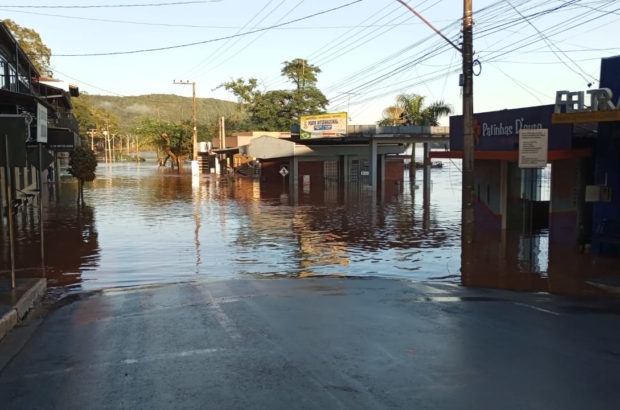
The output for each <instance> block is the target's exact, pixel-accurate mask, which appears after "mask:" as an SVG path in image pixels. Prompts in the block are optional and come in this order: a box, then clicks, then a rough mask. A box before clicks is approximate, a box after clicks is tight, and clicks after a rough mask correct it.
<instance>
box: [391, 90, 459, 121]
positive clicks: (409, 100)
mask: <svg viewBox="0 0 620 410" xmlns="http://www.w3.org/2000/svg"><path fill="white" fill-rule="evenodd" d="M425 99H426V97H424V96H421V95H418V94H399V95H398V96H397V97H396V105H397V106H398V107H400V108H402V109H403V118H402V119H403V120H404V125H425V126H431V127H435V126H437V125H439V118H440V117H443V116H446V115H450V114H452V113H453V111H454V110H453V109H452V106H451V105H450V104H446V103H445V102H443V101H441V100H440V101H435V102H434V103H432V104H430V105H425V104H424V100H425Z"/></svg>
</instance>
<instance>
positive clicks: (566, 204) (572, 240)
mask: <svg viewBox="0 0 620 410" xmlns="http://www.w3.org/2000/svg"><path fill="white" fill-rule="evenodd" d="M552 166H553V168H552V175H551V209H550V212H549V241H550V242H551V243H558V244H560V243H561V244H565V245H577V236H578V233H579V217H580V213H579V211H580V203H581V202H582V198H581V195H580V191H582V189H580V186H581V185H582V177H581V173H582V167H581V160H579V159H566V160H561V161H553V165H552Z"/></svg>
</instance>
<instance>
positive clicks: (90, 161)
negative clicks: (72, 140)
mask: <svg viewBox="0 0 620 410" xmlns="http://www.w3.org/2000/svg"><path fill="white" fill-rule="evenodd" d="M96 170H97V157H96V156H95V152H94V151H93V150H91V149H90V148H88V147H85V146H83V145H82V146H80V147H77V148H75V149H74V150H73V151H71V154H70V157H69V174H70V175H71V176H73V177H74V178H77V180H78V197H77V202H78V205H79V204H80V203H81V204H82V205H85V203H84V182H91V181H94V180H95V178H96V176H97V175H96V174H95V171H96Z"/></svg>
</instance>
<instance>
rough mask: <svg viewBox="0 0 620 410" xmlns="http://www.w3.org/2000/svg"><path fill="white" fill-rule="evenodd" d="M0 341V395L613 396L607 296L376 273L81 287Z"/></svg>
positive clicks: (274, 403) (48, 398)
mask: <svg viewBox="0 0 620 410" xmlns="http://www.w3.org/2000/svg"><path fill="white" fill-rule="evenodd" d="M30 322H31V323H30V324H28V325H27V326H24V327H21V328H19V329H17V330H15V331H14V332H12V333H11V334H10V335H9V336H8V337H7V338H5V340H3V341H2V342H1V343H0V369H1V371H0V408H2V409H3V410H8V409H20V410H21V409H107V408H109V409H218V410H219V409H270V410H271V409H356V410H357V409H387V408H403V409H476V410H479V409H507V410H510V409H520V410H522V409H544V410H550V409H562V410H568V409H579V410H583V409H615V408H618V407H617V406H618V404H619V403H620V389H619V387H618V386H620V371H619V370H620V309H618V308H617V306H616V305H614V304H613V303H612V304H601V303H598V302H588V301H583V300H574V299H567V298H561V297H555V296H550V295H545V294H524V293H515V292H507V291H497V290H472V289H467V288H461V287H457V286H451V285H444V284H424V283H410V282H405V281H396V280H385V279H364V280H362V279H308V280H295V279H286V280H234V281H222V282H197V283H186V284H175V285H167V286H162V287H154V288H146V289H132V290H124V291H113V292H104V293H99V294H94V295H91V296H89V297H84V298H81V299H80V300H77V301H74V302H73V303H69V304H66V305H65V306H63V307H61V308H59V309H57V310H54V311H53V312H50V313H49V314H47V315H45V316H44V317H43V318H42V319H36V320H31V321H30Z"/></svg>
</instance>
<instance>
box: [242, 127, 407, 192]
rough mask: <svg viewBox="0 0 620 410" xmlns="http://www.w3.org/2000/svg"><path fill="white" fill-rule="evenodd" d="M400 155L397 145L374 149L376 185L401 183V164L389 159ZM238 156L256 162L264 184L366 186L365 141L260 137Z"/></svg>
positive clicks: (400, 160)
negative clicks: (258, 164) (294, 139)
mask: <svg viewBox="0 0 620 410" xmlns="http://www.w3.org/2000/svg"><path fill="white" fill-rule="evenodd" d="M402 152H404V146H403V144H398V143H394V144H385V145H380V146H379V147H378V148H377V154H378V167H377V172H378V175H377V176H378V180H379V181H382V182H384V183H394V182H402V180H403V178H404V164H403V160H402V159H400V158H397V157H395V158H393V157H391V156H390V155H394V154H401V153H402ZM240 153H241V154H242V155H244V156H247V157H252V158H256V159H257V160H258V161H259V163H260V175H261V179H262V181H263V182H265V183H274V182H275V183H283V184H284V185H285V186H287V187H289V186H297V187H303V186H313V185H314V186H326V185H330V184H339V183H360V184H362V185H367V184H368V179H369V149H368V142H367V141H356V140H349V141H345V140H344V139H317V140H306V141H303V142H302V141H293V140H291V139H281V138H273V137H269V136H261V137H258V138H255V139H253V140H251V141H250V144H248V145H247V146H245V147H241V149H240Z"/></svg>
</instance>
